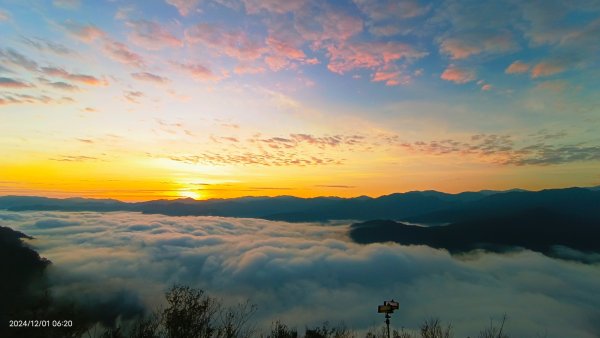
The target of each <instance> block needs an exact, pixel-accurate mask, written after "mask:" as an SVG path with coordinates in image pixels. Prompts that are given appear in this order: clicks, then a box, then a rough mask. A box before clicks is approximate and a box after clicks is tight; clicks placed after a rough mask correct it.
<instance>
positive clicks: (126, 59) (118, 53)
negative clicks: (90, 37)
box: [103, 39, 145, 68]
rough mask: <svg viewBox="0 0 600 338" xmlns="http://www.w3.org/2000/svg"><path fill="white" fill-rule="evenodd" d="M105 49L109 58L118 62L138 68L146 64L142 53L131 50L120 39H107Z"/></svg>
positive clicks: (104, 44)
mask: <svg viewBox="0 0 600 338" xmlns="http://www.w3.org/2000/svg"><path fill="white" fill-rule="evenodd" d="M103 50H104V52H105V53H106V55H107V56H108V57H109V58H111V59H113V60H115V61H117V62H120V63H123V64H126V65H130V66H133V67H137V68H143V67H144V66H145V63H144V59H143V58H142V56H141V55H139V54H137V53H135V52H133V51H131V50H130V49H129V47H128V46H127V45H125V44H123V43H120V42H118V41H114V40H111V39H106V41H104V43H103Z"/></svg>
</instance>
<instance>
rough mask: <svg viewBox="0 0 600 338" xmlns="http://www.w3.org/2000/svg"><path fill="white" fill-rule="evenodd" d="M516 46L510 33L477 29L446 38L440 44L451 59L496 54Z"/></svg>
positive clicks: (511, 49) (513, 48)
mask: <svg viewBox="0 0 600 338" xmlns="http://www.w3.org/2000/svg"><path fill="white" fill-rule="evenodd" d="M516 48H517V45H516V43H515V42H514V39H513V37H512V35H511V34H510V33H497V32H485V31H477V32H476V33H466V34H465V33H463V34H459V35H457V36H454V37H450V38H446V39H444V40H443V41H442V43H441V44H440V49H441V51H442V52H443V53H445V54H448V55H450V58H451V59H454V60H456V59H465V58H468V57H470V56H472V55H477V54H482V53H485V54H498V53H506V52H509V51H513V50H515V49H516Z"/></svg>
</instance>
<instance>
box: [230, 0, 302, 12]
mask: <svg viewBox="0 0 600 338" xmlns="http://www.w3.org/2000/svg"><path fill="white" fill-rule="evenodd" d="M242 2H243V3H244V7H245V8H246V12H247V13H248V14H256V13H258V12H260V11H267V12H270V13H276V14H285V13H289V12H296V11H298V10H300V9H301V8H302V7H304V6H305V5H306V4H308V1H305V0H296V1H278V0H242Z"/></svg>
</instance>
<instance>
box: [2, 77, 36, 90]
mask: <svg viewBox="0 0 600 338" xmlns="http://www.w3.org/2000/svg"><path fill="white" fill-rule="evenodd" d="M31 87H33V85H32V84H30V83H27V82H23V81H19V80H15V79H11V78H8V77H0V88H10V89H20V88H31Z"/></svg>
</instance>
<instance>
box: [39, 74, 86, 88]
mask: <svg viewBox="0 0 600 338" xmlns="http://www.w3.org/2000/svg"><path fill="white" fill-rule="evenodd" d="M38 80H39V81H40V82H41V83H43V84H44V85H46V86H49V87H52V88H54V89H60V90H65V91H78V90H79V89H80V88H79V87H78V86H76V85H73V84H70V83H67V82H63V81H54V82H53V81H50V80H48V79H46V78H44V77H39V78H38Z"/></svg>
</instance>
